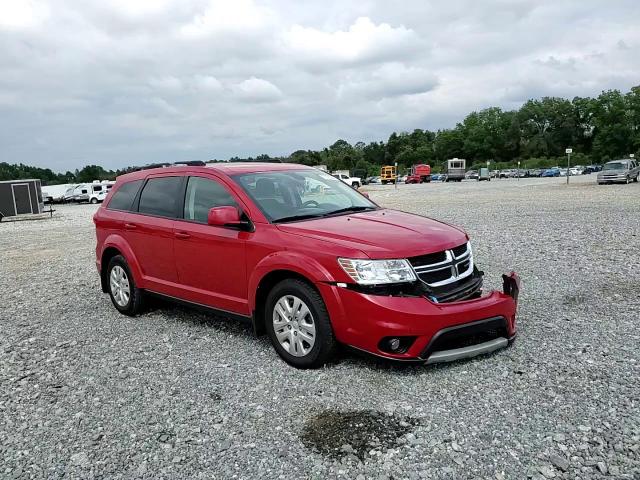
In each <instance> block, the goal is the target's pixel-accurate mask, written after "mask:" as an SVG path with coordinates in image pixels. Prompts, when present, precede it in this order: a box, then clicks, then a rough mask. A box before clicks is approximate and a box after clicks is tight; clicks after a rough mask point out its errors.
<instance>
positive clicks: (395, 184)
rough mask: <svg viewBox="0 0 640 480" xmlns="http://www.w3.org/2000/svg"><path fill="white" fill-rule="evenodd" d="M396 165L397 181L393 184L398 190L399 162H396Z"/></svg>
mask: <svg viewBox="0 0 640 480" xmlns="http://www.w3.org/2000/svg"><path fill="white" fill-rule="evenodd" d="M394 165H395V167H396V181H395V183H394V184H393V185H394V188H395V189H396V190H397V189H398V177H399V176H400V174H399V173H398V162H396V163H395V164H394Z"/></svg>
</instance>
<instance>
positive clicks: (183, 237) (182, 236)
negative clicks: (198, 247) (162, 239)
mask: <svg viewBox="0 0 640 480" xmlns="http://www.w3.org/2000/svg"><path fill="white" fill-rule="evenodd" d="M174 235H175V236H176V238H179V239H180V240H186V239H187V238H191V235H189V234H188V233H185V232H176V233H175V234H174Z"/></svg>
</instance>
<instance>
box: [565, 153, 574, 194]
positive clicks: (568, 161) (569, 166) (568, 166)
mask: <svg viewBox="0 0 640 480" xmlns="http://www.w3.org/2000/svg"><path fill="white" fill-rule="evenodd" d="M564 152H565V153H566V154H567V185H569V169H570V168H571V154H572V153H573V149H571V148H567V149H566V150H565V151H564Z"/></svg>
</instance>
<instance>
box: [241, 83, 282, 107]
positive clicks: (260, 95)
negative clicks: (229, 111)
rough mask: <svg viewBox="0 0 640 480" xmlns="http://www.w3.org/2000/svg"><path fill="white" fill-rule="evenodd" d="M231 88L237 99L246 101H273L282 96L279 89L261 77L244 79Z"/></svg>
mask: <svg viewBox="0 0 640 480" xmlns="http://www.w3.org/2000/svg"><path fill="white" fill-rule="evenodd" d="M233 90H234V92H235V94H236V96H237V97H238V98H239V99H241V100H243V101H247V102H256V103H260V102H273V101H277V100H279V99H280V98H282V92H281V91H280V89H279V88H278V87H276V86H275V85H274V84H273V83H271V82H269V81H267V80H263V79H262V78H255V77H252V78H249V79H247V80H244V81H242V82H240V83H238V84H236V85H234V87H233Z"/></svg>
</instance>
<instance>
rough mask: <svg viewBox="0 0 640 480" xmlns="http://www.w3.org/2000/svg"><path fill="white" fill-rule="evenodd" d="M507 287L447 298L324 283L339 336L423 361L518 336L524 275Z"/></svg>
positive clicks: (463, 354) (454, 356)
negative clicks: (360, 289) (460, 297)
mask: <svg viewBox="0 0 640 480" xmlns="http://www.w3.org/2000/svg"><path fill="white" fill-rule="evenodd" d="M502 280H503V291H502V292H499V291H491V292H489V293H488V294H486V295H480V291H478V292H477V296H475V295H474V298H469V299H466V300H460V301H448V302H445V303H442V302H439V301H437V299H434V298H429V295H424V294H423V295H417V296H413V295H407V294H404V293H402V294H398V293H392V294H389V293H388V292H387V293H386V294H382V292H374V293H371V292H369V291H359V290H356V289H350V288H343V287H339V286H337V285H328V284H323V285H320V286H319V288H320V290H321V293H322V295H323V298H324V299H325V302H326V304H327V308H328V310H329V314H330V316H331V319H332V324H333V326H334V331H335V334H336V337H337V339H338V340H339V341H340V342H342V343H345V344H347V345H350V346H352V347H355V348H356V349H359V350H362V351H365V352H368V353H371V354H373V355H377V356H381V357H385V358H389V359H394V360H400V361H414V362H415V361H419V362H424V363H428V364H431V363H439V362H450V361H454V360H459V359H462V358H469V357H473V356H476V355H480V354H484V353H489V352H492V351H494V350H497V349H500V348H504V347H506V346H507V345H509V344H510V343H511V342H512V341H513V340H514V338H515V335H516V311H517V306H518V297H519V293H520V289H521V282H520V278H519V276H518V275H517V274H516V273H515V272H510V273H509V274H505V275H503V277H502Z"/></svg>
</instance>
